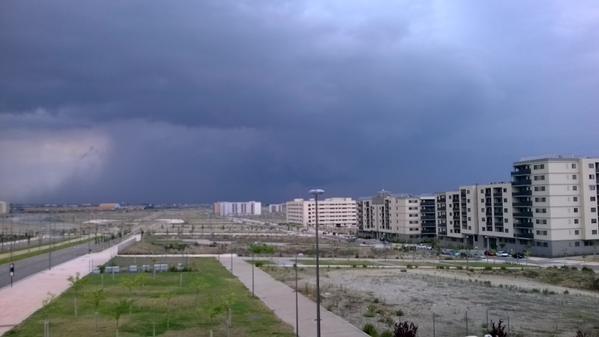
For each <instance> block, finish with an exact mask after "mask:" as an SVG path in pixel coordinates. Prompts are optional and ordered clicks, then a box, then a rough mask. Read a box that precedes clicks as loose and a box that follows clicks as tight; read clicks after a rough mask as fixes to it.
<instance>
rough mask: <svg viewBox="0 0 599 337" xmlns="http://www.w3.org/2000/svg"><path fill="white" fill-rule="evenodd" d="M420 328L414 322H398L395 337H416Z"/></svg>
mask: <svg viewBox="0 0 599 337" xmlns="http://www.w3.org/2000/svg"><path fill="white" fill-rule="evenodd" d="M417 332H418V326H417V325H415V324H414V323H413V322H408V321H405V322H397V323H395V331H394V332H393V337H416V333H417Z"/></svg>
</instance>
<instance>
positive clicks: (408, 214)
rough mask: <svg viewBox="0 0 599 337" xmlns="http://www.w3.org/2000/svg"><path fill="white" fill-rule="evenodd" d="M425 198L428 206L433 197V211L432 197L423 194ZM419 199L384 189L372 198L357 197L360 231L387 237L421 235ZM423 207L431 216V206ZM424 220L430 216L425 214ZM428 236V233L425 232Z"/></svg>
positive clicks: (366, 234) (381, 237)
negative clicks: (358, 199)
mask: <svg viewBox="0 0 599 337" xmlns="http://www.w3.org/2000/svg"><path fill="white" fill-rule="evenodd" d="M425 200H427V201H426V203H427V204H428V206H430V200H432V201H433V212H434V199H431V198H430V197H426V198H425ZM422 202H423V201H422V200H421V198H419V197H414V196H408V195H402V196H394V195H391V193H389V192H387V191H380V192H379V193H378V194H377V195H376V196H375V197H373V198H370V199H363V200H360V201H358V204H357V207H358V213H357V214H358V216H357V217H358V227H359V230H360V235H362V236H365V237H371V238H379V239H386V240H403V241H405V240H414V239H421V238H422V233H423V227H422V222H421V221H422V220H421V203H422ZM423 208H424V207H423ZM426 209H427V212H428V213H429V215H428V216H429V218H430V217H431V215H430V207H426ZM433 214H434V213H433ZM427 221H430V219H428V218H427ZM427 223H430V222H427ZM433 224H434V222H433ZM428 230H429V231H430V230H431V229H430V228H429V229H428ZM433 231H434V229H433ZM427 236H430V235H428V233H427Z"/></svg>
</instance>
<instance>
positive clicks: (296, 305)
mask: <svg viewBox="0 0 599 337" xmlns="http://www.w3.org/2000/svg"><path fill="white" fill-rule="evenodd" d="M293 267H294V268H295V337H299V306H298V298H297V297H298V295H297V292H298V289H297V254H295V264H294V265H293Z"/></svg>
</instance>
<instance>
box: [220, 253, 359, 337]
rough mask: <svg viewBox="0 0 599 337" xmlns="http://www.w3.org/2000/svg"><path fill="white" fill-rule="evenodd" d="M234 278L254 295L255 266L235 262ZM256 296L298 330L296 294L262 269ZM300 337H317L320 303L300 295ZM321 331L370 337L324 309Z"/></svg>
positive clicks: (332, 336)
mask: <svg viewBox="0 0 599 337" xmlns="http://www.w3.org/2000/svg"><path fill="white" fill-rule="evenodd" d="M218 260H219V261H220V262H221V263H222V265H223V266H225V267H226V268H227V269H230V268H231V256H230V255H221V256H220V257H219V259H218ZM233 274H234V275H235V276H237V278H239V280H240V281H241V282H242V283H243V284H244V285H245V286H246V287H247V288H248V289H249V291H252V266H251V264H249V263H247V262H245V261H244V260H243V259H241V258H238V257H234V258H233ZM254 293H255V294H256V296H257V297H258V298H260V300H262V302H264V304H266V306H268V307H269V308H270V309H272V310H273V311H274V313H275V314H276V315H277V316H278V317H279V318H280V319H281V320H283V321H284V322H285V323H287V324H289V325H291V326H292V327H293V328H294V329H295V292H294V290H293V289H292V288H290V287H288V286H287V285H285V284H284V283H282V282H279V281H277V280H275V279H273V278H272V277H271V276H270V275H268V274H267V273H266V272H264V271H262V270H261V269H260V268H254ZM298 306H299V335H300V337H316V303H314V302H313V301H312V300H310V299H308V298H307V297H305V296H303V295H302V294H299V296H298ZM320 314H321V319H322V321H321V328H322V336H323V337H368V335H367V334H366V333H364V332H362V331H361V330H360V329H358V328H356V327H354V326H353V325H351V324H350V323H349V322H347V321H345V320H344V319H342V318H341V317H339V316H337V315H335V314H333V313H332V312H330V311H328V310H326V309H325V308H323V307H322V306H321V309H320Z"/></svg>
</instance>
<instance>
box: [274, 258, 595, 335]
mask: <svg viewBox="0 0 599 337" xmlns="http://www.w3.org/2000/svg"><path fill="white" fill-rule="evenodd" d="M264 269H265V270H267V271H268V272H269V273H271V274H272V275H274V276H275V277H276V278H278V279H280V280H282V281H285V282H287V283H288V284H289V285H290V286H293V269H290V268H288V269H283V268H276V267H271V266H265V267H264ZM300 277H301V282H300V291H301V292H303V293H306V294H307V295H309V296H313V295H314V284H315V282H314V270H312V269H308V268H305V269H303V270H300ZM321 284H322V290H321V291H322V294H323V298H324V302H323V305H324V306H325V307H326V308H327V309H329V310H331V311H333V312H335V313H337V314H339V315H340V316H342V317H344V318H345V319H347V320H348V321H350V322H351V323H352V324H354V325H355V326H357V327H360V328H362V327H363V325H364V324H366V323H372V324H374V325H375V326H376V327H377V328H378V330H379V331H383V330H385V329H388V328H389V324H390V323H391V322H393V321H394V320H409V321H413V322H415V323H416V324H417V325H418V326H419V330H418V332H419V336H433V313H434V316H435V318H434V325H435V332H436V335H437V336H445V337H463V336H466V335H467V333H468V334H470V335H479V336H480V335H482V330H483V328H484V327H485V326H486V324H487V313H488V318H489V321H495V322H496V321H498V320H500V319H501V320H503V321H504V322H505V323H507V322H508V321H509V325H510V331H511V332H512V333H513V334H512V335H511V336H539V337H540V336H560V337H561V336H563V337H571V336H575V334H576V329H577V328H584V329H585V330H587V331H592V330H593V329H599V315H597V314H596V313H597V311H596V310H597V307H598V306H599V296H597V293H592V292H585V291H582V290H574V289H568V288H564V287H556V286H550V285H546V284H544V283H541V282H537V281H534V280H526V279H517V278H510V277H509V276H505V275H494V274H488V275H484V277H482V276H481V275H478V276H476V275H474V276H472V275H469V274H468V273H466V272H465V271H464V272H459V271H437V270H427V271H423V270H417V269H409V270H407V271H406V272H402V271H400V270H385V269H370V268H355V269H354V268H350V269H347V268H344V269H334V268H332V269H328V270H327V269H326V268H325V269H323V273H322V279H321ZM565 290H568V291H567V292H566V294H564V291H565ZM398 314H399V315H398Z"/></svg>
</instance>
